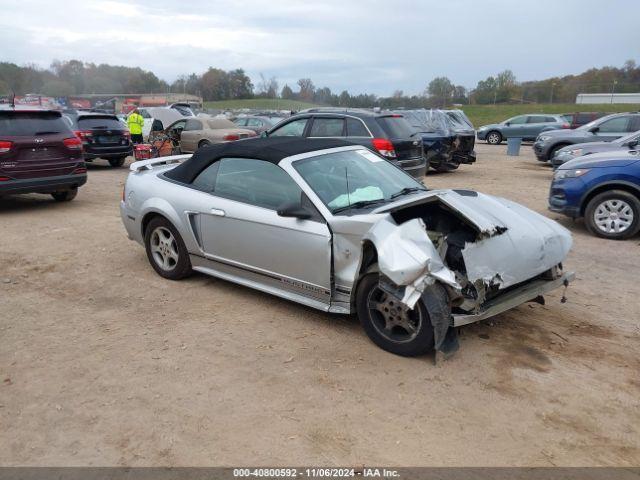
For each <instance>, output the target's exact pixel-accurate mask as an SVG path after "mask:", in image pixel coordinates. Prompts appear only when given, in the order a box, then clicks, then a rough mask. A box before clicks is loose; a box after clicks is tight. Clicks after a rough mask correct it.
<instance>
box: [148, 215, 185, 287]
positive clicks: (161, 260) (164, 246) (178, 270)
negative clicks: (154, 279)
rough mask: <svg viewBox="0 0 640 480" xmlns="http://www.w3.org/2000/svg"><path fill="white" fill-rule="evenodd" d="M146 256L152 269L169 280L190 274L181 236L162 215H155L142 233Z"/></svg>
mask: <svg viewBox="0 0 640 480" xmlns="http://www.w3.org/2000/svg"><path fill="white" fill-rule="evenodd" d="M144 245H145V248H146V250H147V258H148V259H149V263H151V266H152V267H153V269H154V270H155V271H156V272H157V273H158V274H159V275H160V276H162V277H164V278H168V279H169V280H180V279H181V278H184V277H186V276H188V275H190V274H191V261H190V260H189V253H188V252H187V247H185V245H184V242H183V241H182V237H181V236H180V234H179V233H178V231H177V230H176V228H175V227H174V226H173V225H172V224H171V222H169V221H168V220H167V219H166V218H164V217H155V218H153V219H152V220H151V221H150V222H149V225H147V229H146V230H145V235H144Z"/></svg>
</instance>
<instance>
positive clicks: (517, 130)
mask: <svg viewBox="0 0 640 480" xmlns="http://www.w3.org/2000/svg"><path fill="white" fill-rule="evenodd" d="M559 128H569V122H567V121H566V120H565V119H564V118H562V116H561V115H551V114H548V113H537V114H532V115H518V116H517V117H512V118H510V119H508V120H505V121H504V122H502V123H494V124H491V125H483V126H482V127H480V128H478V131H477V135H478V140H486V141H487V143H489V144H491V145H498V144H499V143H501V142H502V141H503V140H505V139H507V138H511V137H516V138H522V139H523V140H535V138H536V137H537V136H538V134H540V132H545V131H547V130H557V129H559Z"/></svg>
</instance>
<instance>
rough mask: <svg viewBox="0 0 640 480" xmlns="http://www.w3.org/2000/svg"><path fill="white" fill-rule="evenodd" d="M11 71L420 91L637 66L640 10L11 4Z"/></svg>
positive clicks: (519, 3)
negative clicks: (53, 67)
mask: <svg viewBox="0 0 640 480" xmlns="http://www.w3.org/2000/svg"><path fill="white" fill-rule="evenodd" d="M0 6H1V7H2V11H1V14H0V61H10V62H14V63H17V64H25V63H35V64H37V65H39V66H41V67H48V66H49V65H50V64H51V61H52V60H54V59H59V60H69V59H79V60H83V61H87V62H94V63H109V64H115V65H126V66H140V67H142V68H144V69H147V70H151V71H153V72H154V73H156V75H158V76H159V77H160V78H162V79H164V80H167V81H169V82H170V81H173V80H175V79H176V78H177V77H178V76H180V75H182V74H186V73H191V72H197V73H201V72H203V71H205V70H206V69H207V68H208V67H209V66H213V67H219V68H223V69H225V70H228V69H233V68H244V69H245V70H246V71H247V73H248V74H249V75H250V76H251V78H252V79H253V81H254V83H257V81H258V80H259V74H260V73H264V75H265V76H267V77H270V76H272V75H273V76H276V77H277V79H278V81H279V83H280V86H281V87H282V85H284V83H289V85H291V86H293V85H294V84H295V82H296V80H297V79H298V78H301V77H310V78H311V79H312V80H313V81H314V83H315V85H316V86H318V87H320V86H329V87H330V88H331V89H332V90H333V91H337V92H340V91H341V90H343V89H347V90H349V91H351V92H352V93H358V92H371V93H376V94H378V95H391V94H392V93H393V91H394V90H396V89H401V90H403V91H404V92H405V94H414V93H420V92H422V91H423V90H424V88H425V86H426V84H427V83H428V82H429V81H430V80H431V79H432V78H434V77H436V76H441V75H445V76H447V77H449V78H450V79H451V80H452V81H453V82H454V83H456V84H461V85H464V86H466V87H474V86H475V85H476V83H477V82H478V80H481V79H484V78H486V77H487V76H488V75H492V74H495V73H497V72H499V71H501V70H504V69H507V68H508V69H511V70H513V72H514V73H515V75H516V77H517V78H518V80H536V79H543V78H546V77H549V76H554V75H562V74H569V73H580V72H582V71H584V70H586V69H588V68H590V67H593V66H597V67H600V66H604V65H614V66H621V65H622V64H623V63H624V61H625V60H627V59H629V58H633V59H635V60H636V61H637V62H638V63H640V1H639V0H595V1H594V0H535V1H534V0H482V1H476V0H433V1H427V0H423V1H420V0H415V1H409V0H398V1H394V0H386V1H373V0H371V1H366V0H310V1H307V0H260V1H253V0H222V1H213V0H211V1H205V0H187V1H178V0H143V1H121V0H64V1H54V0H18V1H15V0H0Z"/></svg>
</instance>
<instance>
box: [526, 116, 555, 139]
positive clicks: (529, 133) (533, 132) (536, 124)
mask: <svg viewBox="0 0 640 480" xmlns="http://www.w3.org/2000/svg"><path fill="white" fill-rule="evenodd" d="M549 125H551V123H549V122H547V117H545V116H544V115H529V116H528V117H527V123H526V124H525V126H524V127H523V128H524V136H525V137H526V138H536V137H537V136H538V134H539V133H540V132H541V131H542V130H543V129H544V128H545V127H548V126H549Z"/></svg>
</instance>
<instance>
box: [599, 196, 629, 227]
mask: <svg viewBox="0 0 640 480" xmlns="http://www.w3.org/2000/svg"><path fill="white" fill-rule="evenodd" d="M593 222H594V223H595V224H596V226H597V227H598V229H599V230H601V231H602V232H604V233H623V232H625V231H627V230H628V229H629V228H630V227H631V225H632V224H633V209H632V208H631V205H629V204H628V203H627V202H625V201H624V200H619V199H616V198H612V199H609V200H605V201H604V202H602V203H600V204H599V205H598V206H597V207H596V208H595V210H594V211H593Z"/></svg>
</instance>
